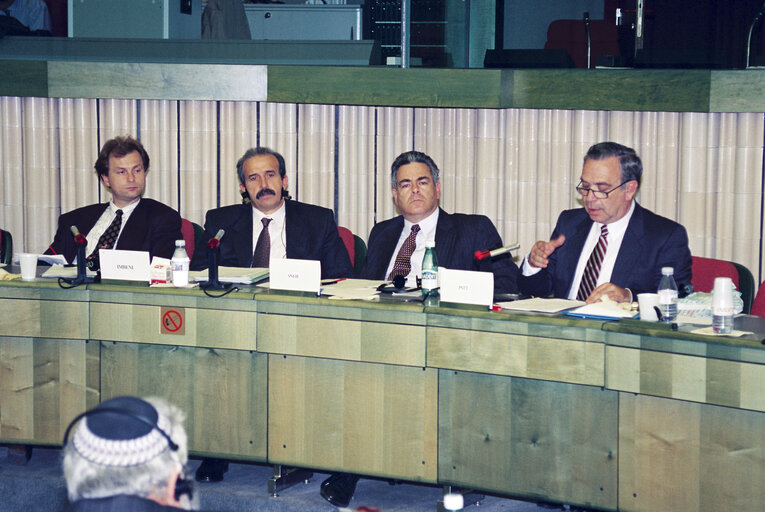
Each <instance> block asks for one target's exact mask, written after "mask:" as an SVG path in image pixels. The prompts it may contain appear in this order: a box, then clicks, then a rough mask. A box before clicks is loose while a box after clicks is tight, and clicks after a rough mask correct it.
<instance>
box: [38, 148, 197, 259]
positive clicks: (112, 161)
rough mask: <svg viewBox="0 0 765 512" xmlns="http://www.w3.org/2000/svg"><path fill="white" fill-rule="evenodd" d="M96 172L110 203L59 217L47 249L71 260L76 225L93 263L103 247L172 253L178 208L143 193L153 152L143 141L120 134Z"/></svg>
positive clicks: (100, 157) (178, 221) (103, 153)
mask: <svg viewBox="0 0 765 512" xmlns="http://www.w3.org/2000/svg"><path fill="white" fill-rule="evenodd" d="M95 169H96V173H97V175H98V176H99V179H100V180H101V182H102V183H103V184H104V185H105V186H106V187H107V188H108V189H109V190H110V191H111V193H112V199H111V201H109V202H108V203H100V204H91V205H89V206H83V207H82V208H77V209H76V210H72V211H71V212H68V213H65V214H63V215H61V216H60V217H59V220H58V228H57V230H56V234H55V236H54V238H53V243H52V244H50V247H48V249H47V250H46V251H45V253H46V254H62V255H64V257H65V258H66V260H67V261H68V262H70V263H71V262H72V261H73V260H74V258H75V256H76V255H77V247H76V245H75V243H74V236H73V235H72V231H71V228H72V226H76V227H77V229H78V230H79V231H80V232H81V233H84V234H86V238H87V240H88V245H87V248H86V249H85V255H86V257H88V266H89V267H90V268H97V267H98V250H99V249H121V250H128V251H147V252H149V254H150V255H151V256H152V257H153V256H160V257H162V258H170V257H171V256H172V255H173V251H174V250H175V241H176V240H181V239H182V238H183V237H182V235H181V217H180V215H178V212H176V211H175V210H173V209H172V208H170V207H169V206H166V205H164V204H162V203H160V202H158V201H155V200H153V199H147V198H142V197H141V196H142V195H143V193H144V189H145V188H146V173H147V172H149V155H148V153H147V152H146V150H145V149H144V147H143V145H142V144H141V142H140V141H138V140H136V139H134V138H132V137H129V136H127V137H115V138H114V139H111V140H109V141H107V142H106V143H105V144H104V145H103V147H102V148H101V151H100V152H99V154H98V159H97V160H96V163H95Z"/></svg>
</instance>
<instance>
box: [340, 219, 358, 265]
mask: <svg viewBox="0 0 765 512" xmlns="http://www.w3.org/2000/svg"><path fill="white" fill-rule="evenodd" d="M337 233H338V234H339V235H340V238H341V239H342V240H343V244H344V245H345V250H346V251H348V257H349V258H350V259H351V264H353V268H354V269H355V268H356V265H355V262H356V241H355V240H354V239H353V233H352V232H351V230H350V229H348V228H344V227H342V226H337Z"/></svg>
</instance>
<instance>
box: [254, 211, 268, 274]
mask: <svg viewBox="0 0 765 512" xmlns="http://www.w3.org/2000/svg"><path fill="white" fill-rule="evenodd" d="M260 221H261V222H262V223H263V229H261V230H260V236H258V242H257V243H256V244H255V251H253V253H252V265H250V266H251V267H256V268H268V265H269V263H270V262H271V235H270V234H269V233H268V224H270V223H271V219H269V218H266V217H263V218H262V219H260Z"/></svg>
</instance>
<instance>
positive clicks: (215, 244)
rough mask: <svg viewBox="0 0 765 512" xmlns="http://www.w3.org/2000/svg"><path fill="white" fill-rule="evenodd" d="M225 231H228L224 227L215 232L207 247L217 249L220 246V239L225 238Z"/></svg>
mask: <svg viewBox="0 0 765 512" xmlns="http://www.w3.org/2000/svg"><path fill="white" fill-rule="evenodd" d="M225 233H226V232H225V231H224V230H223V229H219V230H218V232H217V233H216V234H215V236H214V237H212V238H211V239H210V240H208V241H207V248H208V249H217V248H218V247H220V239H221V238H223V235H224V234H225Z"/></svg>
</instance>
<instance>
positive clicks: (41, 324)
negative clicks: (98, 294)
mask: <svg viewBox="0 0 765 512" xmlns="http://www.w3.org/2000/svg"><path fill="white" fill-rule="evenodd" d="M34 295H39V292H38V293H36V294H34ZM89 306H90V305H89V304H88V303H87V302H75V301H66V300H40V299H39V297H33V298H19V299H9V298H0V318H2V319H3V321H2V322H0V336H26V337H35V338H37V337H40V338H67V339H87V338H88V308H89Z"/></svg>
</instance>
